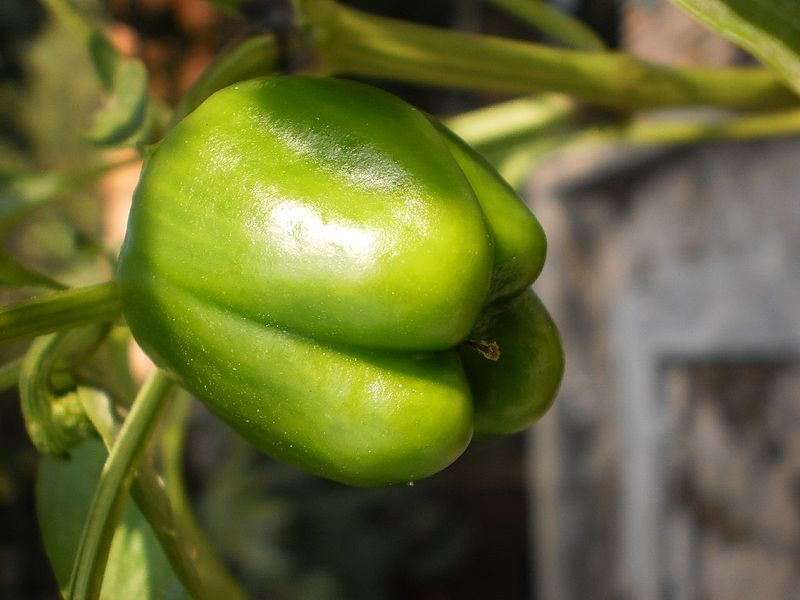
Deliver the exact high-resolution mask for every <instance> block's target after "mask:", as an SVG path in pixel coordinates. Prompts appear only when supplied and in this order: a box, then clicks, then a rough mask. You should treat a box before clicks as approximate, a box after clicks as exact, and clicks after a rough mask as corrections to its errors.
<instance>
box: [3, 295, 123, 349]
mask: <svg viewBox="0 0 800 600" xmlns="http://www.w3.org/2000/svg"><path fill="white" fill-rule="evenodd" d="M119 313H120V301H119V286H118V284H117V282H115V281H108V282H106V283H100V284H98V285H93V286H87V287H81V288H75V289H71V290H66V291H63V292H55V293H53V294H48V295H46V296H39V297H36V298H32V299H30V300H25V301H23V302H18V303H16V304H10V305H8V306H4V307H2V308H0V343H2V342H9V341H12V340H17V339H21V338H27V337H35V336H38V335H42V334H45V333H51V332H53V331H59V330H62V329H68V328H71V327H76V326H78V325H86V324H89V323H95V322H101V321H111V320H112V319H115V318H116V317H117V316H118V315H119Z"/></svg>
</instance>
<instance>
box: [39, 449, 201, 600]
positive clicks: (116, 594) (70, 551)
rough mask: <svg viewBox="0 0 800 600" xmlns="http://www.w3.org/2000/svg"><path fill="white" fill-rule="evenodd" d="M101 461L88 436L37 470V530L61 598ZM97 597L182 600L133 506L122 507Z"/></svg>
mask: <svg viewBox="0 0 800 600" xmlns="http://www.w3.org/2000/svg"><path fill="white" fill-rule="evenodd" d="M105 460H106V450H105V448H104V446H103V444H102V443H100V442H99V441H98V440H97V439H95V438H89V439H86V440H84V441H83V442H81V443H80V444H79V445H77V446H74V447H73V449H72V451H71V454H70V458H69V459H68V460H63V459H59V458H55V457H52V456H45V457H43V458H42V462H41V464H40V466H39V473H38V477H37V485H36V511H37V515H38V519H39V528H40V530H41V533H42V539H43V541H44V545H45V550H46V551H47V555H48V557H49V559H50V563H51V565H52V567H53V571H54V573H55V575H56V579H57V581H58V584H59V588H60V590H61V593H62V594H64V593H65V592H66V589H67V584H68V582H69V577H70V571H71V570H72V563H73V561H74V559H75V554H76V552H77V549H78V543H79V541H80V539H81V531H82V529H83V523H84V521H85V520H86V516H87V514H88V511H89V504H90V502H91V500H92V495H93V493H94V488H95V486H96V484H97V480H98V479H99V477H100V471H101V470H102V468H103V463H104V462H105ZM100 597H101V598H103V599H107V600H112V599H117V598H136V599H137V600H139V599H142V600H147V599H156V598H157V599H160V600H178V599H184V598H188V595H187V594H186V592H185V591H184V589H183V587H182V586H181V584H180V583H179V581H178V579H177V577H176V576H175V574H174V572H173V571H172V568H171V567H170V565H169V562H168V561H167V558H166V556H165V555H164V552H163V550H162V549H161V546H159V544H158V541H157V540H156V537H155V535H154V534H153V531H152V530H151V529H150V526H149V525H148V523H147V520H146V519H145V517H144V516H143V515H142V513H141V511H140V510H139V509H138V507H137V506H136V505H135V504H134V503H133V502H127V503H126V507H125V511H124V513H123V516H122V520H121V521H120V524H119V525H118V526H117V529H116V531H115V534H114V541H113V543H112V546H111V552H110V554H109V558H108V566H107V568H106V573H105V579H104V581H103V588H102V591H101V594H100Z"/></svg>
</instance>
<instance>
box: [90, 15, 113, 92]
mask: <svg viewBox="0 0 800 600" xmlns="http://www.w3.org/2000/svg"><path fill="white" fill-rule="evenodd" d="M86 46H87V48H88V50H89V56H90V58H91V59H92V65H94V70H95V72H96V73H97V78H98V79H99V80H100V83H102V84H103V87H104V88H106V89H107V90H111V89H112V88H113V86H114V79H115V76H116V73H117V70H118V69H119V66H120V63H121V61H120V56H119V52H118V51H117V49H116V48H114V46H113V45H112V44H111V42H109V41H108V38H107V37H106V36H105V35H103V33H102V32H101V31H100V30H98V29H93V30H92V31H91V33H89V37H88V39H87V40H86Z"/></svg>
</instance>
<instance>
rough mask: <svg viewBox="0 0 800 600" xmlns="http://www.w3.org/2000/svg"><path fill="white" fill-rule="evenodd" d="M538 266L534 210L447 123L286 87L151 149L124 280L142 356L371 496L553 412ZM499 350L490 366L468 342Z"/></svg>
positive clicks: (363, 92) (298, 457)
mask: <svg viewBox="0 0 800 600" xmlns="http://www.w3.org/2000/svg"><path fill="white" fill-rule="evenodd" d="M544 255H545V238H544V234H543V232H542V229H541V226H540V225H539V223H538V221H537V220H536V218H535V217H534V216H533V215H532V214H531V213H530V211H529V210H528V209H527V208H526V207H525V205H524V204H523V203H522V202H521V201H520V200H519V199H518V198H517V196H516V195H515V194H514V192H513V190H511V188H510V187H509V186H508V185H507V184H505V182H503V181H502V179H501V178H500V177H499V175H497V173H496V172H495V171H494V170H493V169H492V168H491V167H489V166H488V165H487V164H486V163H485V162H483V160H482V159H481V158H480V157H479V156H478V155H477V154H476V153H475V152H474V151H473V150H472V149H470V148H469V147H468V146H467V145H466V144H465V143H464V142H462V141H461V140H460V139H458V138H457V137H456V136H455V135H453V134H452V133H450V132H449V131H447V130H446V129H444V128H443V127H442V126H441V125H438V124H436V123H434V122H433V121H432V120H430V119H429V118H428V117H427V116H425V115H424V114H423V113H421V112H420V111H418V110H416V109H415V108H413V107H411V106H410V105H408V104H407V103H405V102H403V101H402V100H400V99H398V98H396V97H394V96H392V95H390V94H388V93H386V92H384V91H382V90H379V89H376V88H373V87H370V86H367V85H363V84H359V83H354V82H348V81H343V80H334V79H320V78H312V77H302V76H284V77H270V78H265V79H258V80H252V81H249V82H244V83H238V84H235V85H232V86H230V87H228V88H225V89H224V90H221V91H219V92H217V93H216V94H214V95H213V96H211V97H210V98H209V99H208V100H206V101H205V102H204V103H203V104H201V105H200V106H199V107H198V108H197V109H196V110H195V111H194V112H192V113H191V114H190V115H188V116H187V117H186V118H184V119H183V120H182V121H181V122H180V123H179V124H178V125H177V126H176V127H175V128H174V129H173V130H172V131H171V132H170V134H169V135H168V136H167V137H166V138H165V139H164V140H163V141H162V142H161V143H160V144H159V145H158V147H157V148H156V149H155V151H154V152H153V153H152V155H151V156H150V157H149V159H148V160H147V164H146V165H145V168H144V170H143V173H142V176H141V180H140V182H139V185H138V187H137V190H136V193H135V195H134V203H133V207H132V210H131V214H130V218H129V224H128V231H127V234H126V239H125V243H124V245H123V249H122V252H121V255H120V261H119V269H118V279H119V282H120V291H121V298H122V304H123V312H124V315H125V317H126V319H127V321H128V324H129V326H130V328H131V331H132V332H133V335H134V337H135V338H136V340H137V341H138V342H139V344H140V345H141V346H142V347H143V348H144V350H145V351H146V352H147V354H148V355H149V356H150V357H151V358H152V359H153V360H154V362H155V363H156V364H157V365H159V366H160V367H162V368H164V369H166V370H168V371H169V372H170V373H171V374H172V375H173V376H174V377H176V378H177V379H179V380H180V381H181V383H182V384H183V385H184V386H185V387H186V388H187V389H188V390H190V391H191V392H192V393H194V394H195V395H196V396H197V397H198V398H200V399H201V400H202V401H203V402H205V403H206V404H207V405H208V406H209V407H210V409H211V410H212V411H213V412H214V413H216V414H217V415H219V416H220V417H221V418H222V419H224V420H225V421H227V422H228V423H229V424H230V425H231V426H232V427H233V429H235V430H236V431H238V432H239V433H240V434H242V435H243V436H244V437H246V438H247V439H248V440H250V441H251V442H252V443H253V444H254V445H255V446H256V447H258V448H259V449H261V450H263V451H264V452H266V453H268V454H270V455H272V456H273V457H275V458H277V459H279V460H282V461H285V462H287V463H290V464H293V465H296V466H298V467H300V468H303V469H306V470H308V471H311V472H313V473H317V474H320V475H322V476H325V477H328V478H331V479H334V480H338V481H341V482H345V483H350V484H356V485H384V484H389V483H397V482H409V481H413V480H415V479H418V478H421V477H424V476H427V475H430V474H432V473H435V472H437V471H439V470H441V469H442V468H444V467H445V466H447V465H448V464H450V463H451V462H452V461H453V460H455V458H457V457H458V456H459V454H461V452H462V451H463V450H464V448H465V447H466V446H467V444H468V443H469V441H470V438H471V436H472V433H473V429H475V430H476V431H478V432H483V433H507V432H510V431H516V430H518V429H520V428H522V427H524V426H525V425H526V424H527V423H528V422H529V421H530V420H531V419H533V418H535V417H536V416H538V415H539V414H540V413H541V412H542V411H543V409H544V408H545V407H546V406H547V405H549V403H550V402H551V400H552V397H553V395H554V394H555V390H556V387H557V385H558V381H559V380H560V377H561V370H562V368H563V359H562V355H561V348H560V345H559V341H558V334H557V332H556V330H555V327H554V326H553V324H552V321H551V320H550V318H549V316H548V315H547V313H546V311H545V309H544V307H543V306H542V305H541V304H540V303H539V302H538V301H537V300H535V299H534V298H533V296H531V295H530V293H529V292H528V291H526V290H527V288H528V287H529V286H530V284H531V283H532V282H533V280H534V279H535V278H536V276H537V275H538V273H539V271H540V270H541V268H542V264H543V261H544ZM475 336H478V337H479V338H480V339H478V338H475ZM495 336H496V338H497V340H495V339H493V338H494V337H495ZM490 338H491V339H490ZM498 340H499V341H498ZM494 341H497V343H498V345H499V347H500V358H499V360H498V361H497V362H491V361H489V360H488V359H486V358H484V357H483V356H482V355H481V354H480V353H478V352H476V351H475V350H474V348H475V347H478V348H480V347H481V344H488V345H491V343H492V342H494ZM506 357H508V358H506ZM517 381H519V385H517V383H516V382H517Z"/></svg>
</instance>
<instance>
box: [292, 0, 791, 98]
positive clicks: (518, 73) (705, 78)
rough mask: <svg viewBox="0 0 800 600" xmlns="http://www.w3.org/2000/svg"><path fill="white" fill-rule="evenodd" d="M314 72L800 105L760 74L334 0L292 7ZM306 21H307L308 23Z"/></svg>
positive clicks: (301, 1) (477, 86) (592, 94)
mask: <svg viewBox="0 0 800 600" xmlns="http://www.w3.org/2000/svg"><path fill="white" fill-rule="evenodd" d="M295 1H296V5H297V7H298V10H299V14H300V15H301V17H302V18H301V25H304V26H305V27H307V28H308V30H309V32H310V34H309V35H310V39H311V43H312V45H313V46H314V47H315V49H316V50H317V60H318V61H319V62H318V64H317V65H316V68H317V71H319V72H321V73H327V74H331V73H339V74H350V75H359V76H368V77H378V78H382V79H391V80H399V81H407V82H412V83H420V84H426V85H433V86H443V87H455V88H463V89H474V90H486V91H494V92H508V93H531V92H542V91H557V92H563V93H565V94H570V95H572V96H575V97H576V98H579V99H582V100H585V101H587V102H592V103H596V104H600V105H605V106H611V107H615V108H619V109H623V110H633V109H640V108H655V107H665V106H678V105H707V104H710V105H717V106H721V107H728V108H737V109H758V108H775V107H787V106H793V105H797V104H798V101H799V100H800V99H798V97H797V96H795V95H794V94H793V93H792V92H791V91H789V90H788V89H787V88H786V87H784V86H783V84H782V83H781V82H780V80H779V79H778V78H777V77H776V76H775V75H773V74H772V73H770V72H769V71H767V70H765V69H760V68H719V69H711V68H674V67H666V66H660V65H653V64H649V63H646V62H643V61H640V60H637V59H635V58H633V57H631V56H628V55H626V54H620V53H613V52H579V51H574V50H564V49H558V48H552V47H547V46H542V45H539V44H532V43H525V42H519V41H514V40H508V39H503V38H499V37H493V36H487V35H480V34H475V33H467V32H460V31H447V30H442V29H439V28H435V27H427V26H423V25H418V24H414V23H406V22H403V21H397V20H393V19H386V18H383V17H377V16H374V15H370V14H367V13H363V12H360V11H356V10H353V9H350V8H346V7H344V6H340V5H338V4H335V3H334V2H332V1H331V0H295ZM303 19H304V20H303Z"/></svg>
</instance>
